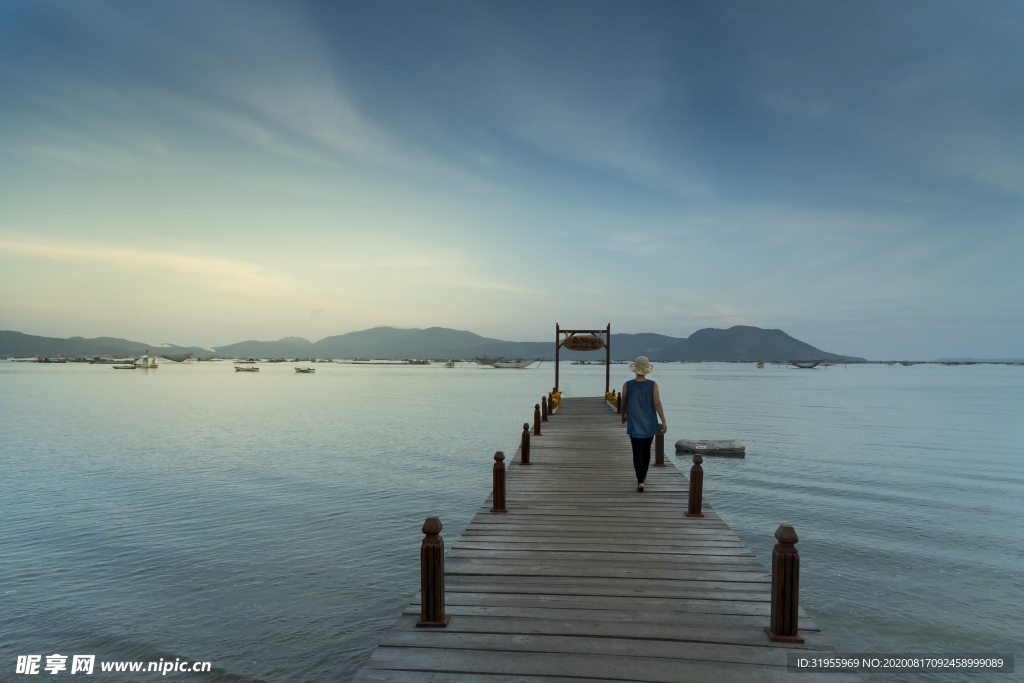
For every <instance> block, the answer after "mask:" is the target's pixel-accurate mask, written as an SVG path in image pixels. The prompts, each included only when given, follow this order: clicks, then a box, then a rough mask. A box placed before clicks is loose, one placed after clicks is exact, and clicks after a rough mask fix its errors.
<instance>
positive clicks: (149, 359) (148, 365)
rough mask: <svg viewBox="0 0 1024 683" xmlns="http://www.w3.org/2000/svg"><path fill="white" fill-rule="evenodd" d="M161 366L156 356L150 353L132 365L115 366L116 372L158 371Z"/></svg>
mask: <svg viewBox="0 0 1024 683" xmlns="http://www.w3.org/2000/svg"><path fill="white" fill-rule="evenodd" d="M158 367H160V365H159V364H158V362H157V359H156V356H151V355H149V351H146V353H145V354H144V355H142V356H139V357H138V359H136V360H134V361H132V363H131V365H115V366H114V369H115V370H156V369H157V368H158Z"/></svg>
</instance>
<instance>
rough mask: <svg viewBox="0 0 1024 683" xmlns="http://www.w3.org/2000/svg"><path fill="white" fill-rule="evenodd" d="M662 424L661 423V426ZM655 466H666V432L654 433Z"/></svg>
mask: <svg viewBox="0 0 1024 683" xmlns="http://www.w3.org/2000/svg"><path fill="white" fill-rule="evenodd" d="M660 427H661V425H659V428H660ZM654 466H655V467H664V466H665V432H658V433H657V434H655V435H654Z"/></svg>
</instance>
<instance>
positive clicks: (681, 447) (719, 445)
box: [676, 439, 747, 457]
mask: <svg viewBox="0 0 1024 683" xmlns="http://www.w3.org/2000/svg"><path fill="white" fill-rule="evenodd" d="M676 452H678V453H700V454H701V455H733V456H739V457H744V456H745V455H746V452H747V447H746V446H745V445H744V444H743V442H741V441H736V440H735V439H700V440H694V439H679V441H676Z"/></svg>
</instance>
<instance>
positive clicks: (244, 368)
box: [235, 365, 260, 372]
mask: <svg viewBox="0 0 1024 683" xmlns="http://www.w3.org/2000/svg"><path fill="white" fill-rule="evenodd" d="M259 371H260V367H259V366H258V365H236V366H235V372H259Z"/></svg>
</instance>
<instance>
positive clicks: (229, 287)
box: [0, 0, 1024, 360]
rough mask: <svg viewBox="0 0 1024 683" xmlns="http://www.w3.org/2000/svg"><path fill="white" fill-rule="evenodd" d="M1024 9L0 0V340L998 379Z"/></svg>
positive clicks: (870, 1)
mask: <svg viewBox="0 0 1024 683" xmlns="http://www.w3.org/2000/svg"><path fill="white" fill-rule="evenodd" d="M1022 253H1024V3H1021V2H1019V1H1018V0H964V1H958V0H900V2H890V1H888V0H859V1H858V2H848V1H847V0H842V1H832V0H801V1H796V0H792V1H789V0H786V1H783V0H751V1H734V0H716V1H715V2H697V1H682V0H670V1H668V2H657V1H653V0H642V1H630V2H626V1H619V2H606V1H602V0H584V1H580V2H577V1H568V0H544V1H542V2H534V1H532V0H515V1H514V2H513V1H510V0H504V1H501V2H494V1H490V0H460V1H450V0H431V1H430V2H421V1H415V2H411V1H401V0H382V1H381V2H361V1H360V2H346V1H333V0H318V1H301V0H300V1H289V2H278V1H275V2H264V1H262V0H244V1H235V0H176V1H175V2H166V1H164V0H119V1H114V2H103V1H100V0H81V1H75V2H71V1H68V0H55V1H51V0H0V329H6V330H16V331H20V332H24V333H27V334H35V335H42V336H51V337H62V338H63V337H70V336H83V337H97V336H113V337H122V338H127V339H131V340H134V341H142V342H149V343H173V344H180V345H184V346H191V345H198V346H211V347H216V346H218V345H226V344H230V343H234V342H238V341H243V340H248V339H257V340H276V339H280V338H282V337H287V336H299V337H305V338H307V339H310V340H311V341H317V340H319V339H322V338H324V337H327V336H331V335H337V334H344V333H346V332H353V331H358V330H364V329H368V328H371V327H376V326H381V325H387V326H394V327H403V328H417V327H418V328H424V327H431V326H441V327H450V328H454V329H459V330H469V331H471V332H475V333H477V334H480V335H483V336H485V337H493V338H498V339H505V340H511V341H545V340H549V339H550V340H553V339H554V337H555V324H556V323H558V324H560V325H561V326H562V327H563V328H572V329H591V328H593V329H597V328H602V329H603V328H604V327H605V325H607V324H609V323H610V324H611V328H612V332H613V333H641V332H655V333H659V334H666V335H670V336H674V337H687V336H689V335H691V334H692V333H693V332H695V331H697V330H699V329H702V328H706V327H713V328H728V327H731V326H733V325H753V326H756V327H763V328H768V329H782V330H784V331H785V332H787V333H788V334H790V335H792V336H793V337H796V338H797V339H800V340H801V341H804V342H807V343H809V344H811V345H813V346H816V347H817V348H819V349H822V350H824V351H828V352H832V353H840V354H846V355H852V356H860V357H865V358H868V359H871V360H890V359H915V360H930V359H935V358H943V357H976V358H1016V357H1024V296H1022V294H1024V275H1022V272H1024V269H1022V268H1021V265H1020V261H1021V254H1022Z"/></svg>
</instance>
